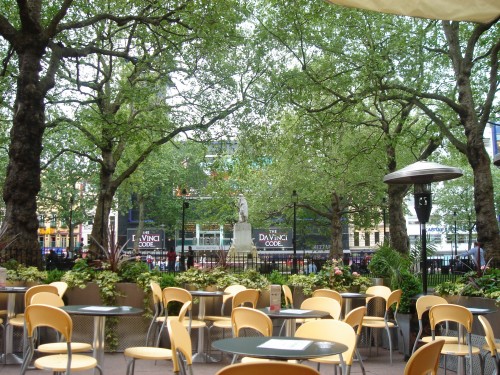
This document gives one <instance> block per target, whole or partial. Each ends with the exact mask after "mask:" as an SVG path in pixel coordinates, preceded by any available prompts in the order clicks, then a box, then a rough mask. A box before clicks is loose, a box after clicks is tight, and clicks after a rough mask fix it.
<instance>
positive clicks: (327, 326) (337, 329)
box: [295, 297, 357, 366]
mask: <svg viewBox="0 0 500 375" xmlns="http://www.w3.org/2000/svg"><path fill="white" fill-rule="evenodd" d="M318 298H320V297H318ZM335 302H336V301H335ZM337 303H338V302H337ZM295 337H302V338H306V339H316V340H326V341H332V340H333V341H335V340H336V341H339V342H341V343H342V344H344V345H346V346H347V348H348V349H347V351H345V352H343V353H342V358H343V359H344V362H345V363H346V364H347V365H349V366H350V365H352V361H353V358H354V352H355V350H356V342H357V335H356V332H354V328H352V327H351V326H350V325H349V324H347V323H345V322H342V321H340V320H334V319H318V320H310V321H307V322H305V323H303V324H302V325H300V326H299V327H298V328H297V331H296V332H295Z"/></svg>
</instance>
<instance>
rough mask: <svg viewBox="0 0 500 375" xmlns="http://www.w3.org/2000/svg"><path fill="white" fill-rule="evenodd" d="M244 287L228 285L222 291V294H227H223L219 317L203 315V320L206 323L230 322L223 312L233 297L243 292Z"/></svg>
mask: <svg viewBox="0 0 500 375" xmlns="http://www.w3.org/2000/svg"><path fill="white" fill-rule="evenodd" d="M245 289H246V287H245V286H243V285H237V284H236V285H229V286H228V287H227V288H225V289H224V292H225V293H227V294H224V295H223V296H222V306H221V308H220V315H205V320H208V321H212V322H213V321H217V320H231V315H227V316H226V315H225V314H224V311H225V309H226V305H227V303H228V302H229V301H231V300H232V299H233V297H234V295H235V294H236V293H238V292H240V291H242V290H245Z"/></svg>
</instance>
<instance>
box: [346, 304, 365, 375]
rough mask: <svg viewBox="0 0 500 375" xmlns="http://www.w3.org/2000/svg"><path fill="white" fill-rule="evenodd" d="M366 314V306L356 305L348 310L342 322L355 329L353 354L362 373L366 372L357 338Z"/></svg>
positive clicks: (358, 338)
mask: <svg viewBox="0 0 500 375" xmlns="http://www.w3.org/2000/svg"><path fill="white" fill-rule="evenodd" d="M365 315H366V307H365V306H361V307H358V308H355V309H353V310H351V311H349V313H348V314H347V315H346V317H345V318H344V320H343V321H344V322H345V323H347V324H349V325H350V326H351V327H352V328H354V330H355V331H356V336H357V338H356V350H355V354H356V358H357V359H358V363H359V366H360V368H361V372H362V373H363V375H364V374H366V371H365V366H364V364H363V359H362V357H361V354H360V353H359V350H358V344H359V340H360V337H361V332H362V330H363V319H364V317H365Z"/></svg>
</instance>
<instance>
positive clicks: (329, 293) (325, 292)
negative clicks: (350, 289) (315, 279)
mask: <svg viewBox="0 0 500 375" xmlns="http://www.w3.org/2000/svg"><path fill="white" fill-rule="evenodd" d="M312 296H313V297H328V298H333V299H334V300H336V301H338V302H339V303H340V306H342V296H341V295H340V293H339V292H337V291H336V290H332V289H316V290H315V291H313V294H312Z"/></svg>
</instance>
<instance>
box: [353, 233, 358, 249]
mask: <svg viewBox="0 0 500 375" xmlns="http://www.w3.org/2000/svg"><path fill="white" fill-rule="evenodd" d="M354 246H359V232H354Z"/></svg>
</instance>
